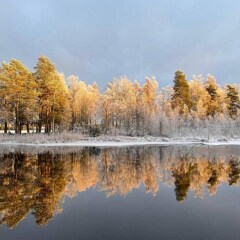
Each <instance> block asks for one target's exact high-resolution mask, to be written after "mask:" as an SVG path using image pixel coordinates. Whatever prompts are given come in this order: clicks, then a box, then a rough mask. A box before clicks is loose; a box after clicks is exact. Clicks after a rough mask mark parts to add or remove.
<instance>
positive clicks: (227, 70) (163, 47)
mask: <svg viewBox="0 0 240 240" xmlns="http://www.w3.org/2000/svg"><path fill="white" fill-rule="evenodd" d="M41 54H44V55H46V56H48V57H49V58H50V59H51V60H52V61H53V62H54V63H55V64H56V67H57V70H58V71H59V72H63V73H64V74H65V76H69V75H71V74H74V75H78V76H79V77H80V79H81V80H84V81H86V82H87V83H91V82H93V81H96V82H97V83H98V85H99V86H101V88H103V87H104V86H105V85H106V83H107V82H108V81H111V80H112V78H113V77H115V76H121V75H127V76H128V77H129V78H130V79H131V80H135V79H137V80H139V81H140V82H141V83H142V82H143V81H144V78H145V76H156V79H157V80H158V82H159V86H160V87H161V86H165V85H167V84H171V83H172V80H173V77H174V72H175V71H176V70H177V69H182V70H183V71H184V72H185V73H186V75H187V77H188V79H190V78H191V76H192V75H193V74H202V75H203V76H206V75H207V74H208V73H211V74H213V75H214V76H216V78H217V80H218V82H219V83H221V84H224V83H227V82H230V83H233V82H235V83H240V1H239V0H231V1H226V0H211V1H210V0H85V1H83V0H0V61H9V60H10V59H12V58H17V59H19V60H21V61H22V62H23V63H24V64H25V65H26V66H27V67H29V68H30V69H33V67H34V65H35V64H36V62H37V58H38V57H39V55H41Z"/></svg>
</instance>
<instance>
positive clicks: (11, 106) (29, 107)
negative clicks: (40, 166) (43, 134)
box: [1, 59, 37, 133]
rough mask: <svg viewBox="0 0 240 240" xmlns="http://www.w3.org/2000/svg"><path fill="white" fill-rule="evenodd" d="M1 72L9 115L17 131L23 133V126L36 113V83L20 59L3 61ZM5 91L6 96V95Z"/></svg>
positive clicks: (2, 93)
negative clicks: (8, 61)
mask: <svg viewBox="0 0 240 240" xmlns="http://www.w3.org/2000/svg"><path fill="white" fill-rule="evenodd" d="M2 71H3V72H2V74H1V85H2V86H1V96H2V97H3V99H4V104H5V106H4V108H5V110H7V111H9V112H11V113H9V112H8V114H7V115H8V116H9V115H10V114H11V116H12V117H13V119H14V129H15V132H16V133H21V131H22V126H23V125H27V129H28V131H29V122H30V121H31V120H33V118H34V115H35V113H36V112H35V108H34V105H35V103H36V97H37V92H36V84H35V81H34V78H33V75H32V73H31V72H30V71H29V70H28V69H27V68H26V67H25V66H24V65H23V64H22V63H21V62H20V61H18V60H16V59H12V60H11V61H10V63H9V64H7V63H3V67H2ZM4 93H5V96H4Z"/></svg>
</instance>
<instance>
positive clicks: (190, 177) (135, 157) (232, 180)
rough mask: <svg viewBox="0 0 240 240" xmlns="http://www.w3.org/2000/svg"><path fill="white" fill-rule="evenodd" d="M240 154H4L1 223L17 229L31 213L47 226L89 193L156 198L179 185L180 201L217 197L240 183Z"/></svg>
mask: <svg viewBox="0 0 240 240" xmlns="http://www.w3.org/2000/svg"><path fill="white" fill-rule="evenodd" d="M239 177H240V152H239V151H238V150H236V149H235V152H234V151H232V150H231V151H229V152H228V148H224V147H215V148H213V147H212V148H209V147H206V146H198V147H197V146H195V147H194V146H187V147H186V146H185V147H183V146H182V147H181V146H175V147H173V146H171V147H156V146H155V147H128V148H103V149H100V148H81V149H80V148H78V149H72V148H61V149H59V148H57V149H54V148H52V149H31V150H29V149H27V148H18V149H1V151H0V224H6V225H7V226H8V227H10V228H13V227H14V226H16V225H17V224H18V223H19V222H20V221H21V220H22V219H24V217H26V216H27V215H28V214H29V213H32V214H33V215H34V217H35V219H36V222H37V224H39V225H46V224H47V223H48V221H49V220H50V219H51V218H53V216H54V215H55V214H57V213H59V212H61V210H62V209H61V203H62V201H63V200H64V197H66V196H67V197H74V196H76V194H78V193H79V192H83V191H86V190H87V189H90V188H96V189H97V190H99V191H104V192H105V193H106V196H107V197H109V196H111V195H114V194H119V195H126V194H127V193H129V192H131V191H132V190H133V189H137V188H139V187H140V186H141V185H142V184H143V185H144V186H145V188H146V192H151V193H152V194H153V196H154V195H156V194H157V193H158V192H159V186H160V183H161V184H166V185H169V186H172V185H174V186H175V190H174V191H175V194H176V200H177V201H183V200H184V199H186V197H187V193H188V191H189V190H191V191H192V192H194V194H195V196H196V197H203V196H204V190H205V189H208V192H209V194H210V195H213V194H215V193H216V192H217V188H218V187H219V186H220V185H221V184H222V183H227V184H228V185H229V186H232V185H235V186H238V185H239V183H240V180H239V179H240V178H239Z"/></svg>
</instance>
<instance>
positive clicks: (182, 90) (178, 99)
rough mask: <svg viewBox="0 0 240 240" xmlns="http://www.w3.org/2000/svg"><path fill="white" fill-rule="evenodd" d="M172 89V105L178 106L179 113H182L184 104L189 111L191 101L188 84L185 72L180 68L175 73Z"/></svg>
mask: <svg viewBox="0 0 240 240" xmlns="http://www.w3.org/2000/svg"><path fill="white" fill-rule="evenodd" d="M173 90H174V93H173V96H172V107H173V108H178V109H179V113H180V114H181V115H182V114H183V113H184V105H186V106H187V108H188V111H190V110H191V107H192V102H191V99H190V92H189V85H188V81H187V80H186V76H185V74H184V73H183V72H182V71H181V70H178V71H176V73H175V78H174V87H173Z"/></svg>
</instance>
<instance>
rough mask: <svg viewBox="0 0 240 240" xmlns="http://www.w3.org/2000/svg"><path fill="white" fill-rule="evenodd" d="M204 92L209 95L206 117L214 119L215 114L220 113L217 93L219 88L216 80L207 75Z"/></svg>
mask: <svg viewBox="0 0 240 240" xmlns="http://www.w3.org/2000/svg"><path fill="white" fill-rule="evenodd" d="M205 85H206V90H207V92H208V94H209V101H208V104H207V115H208V116H212V117H214V116H215V115H216V114H217V113H220V112H221V111H222V109H221V102H220V95H219V93H218V89H219V86H218V85H217V83H216V79H215V78H214V77H213V76H211V75H208V77H207V81H206V84H205Z"/></svg>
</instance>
